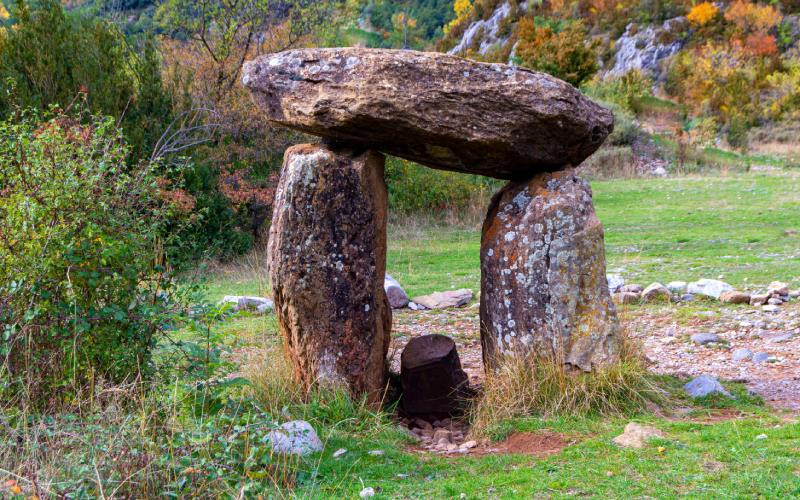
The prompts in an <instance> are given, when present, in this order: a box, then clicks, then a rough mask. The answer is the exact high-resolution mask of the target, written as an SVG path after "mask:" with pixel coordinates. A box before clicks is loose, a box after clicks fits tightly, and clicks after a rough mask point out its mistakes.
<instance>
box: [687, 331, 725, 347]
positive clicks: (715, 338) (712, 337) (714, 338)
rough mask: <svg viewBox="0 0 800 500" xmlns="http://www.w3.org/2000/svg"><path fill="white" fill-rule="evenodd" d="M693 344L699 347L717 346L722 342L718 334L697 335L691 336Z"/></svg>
mask: <svg viewBox="0 0 800 500" xmlns="http://www.w3.org/2000/svg"><path fill="white" fill-rule="evenodd" d="M691 339H692V342H694V343H695V344H699V345H706V344H715V343H719V342H722V339H721V338H719V335H717V334H716V333H695V334H694V335H692V336H691Z"/></svg>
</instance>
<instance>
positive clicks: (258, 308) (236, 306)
mask: <svg viewBox="0 0 800 500" xmlns="http://www.w3.org/2000/svg"><path fill="white" fill-rule="evenodd" d="M219 303H220V304H231V305H232V309H233V311H235V312H238V311H245V310H247V311H255V312H257V313H259V314H266V313H268V312H269V311H272V310H273V309H274V308H275V304H274V303H273V302H272V300H271V299H268V298H266V297H247V296H239V295H226V296H225V297H223V298H222V300H221V301H220V302H219Z"/></svg>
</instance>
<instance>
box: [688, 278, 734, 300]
mask: <svg viewBox="0 0 800 500" xmlns="http://www.w3.org/2000/svg"><path fill="white" fill-rule="evenodd" d="M686 291H687V292H689V293H691V294H693V295H705V296H706V297H712V298H715V299H718V298H719V296H720V295H722V292H730V291H733V287H732V286H731V285H729V284H727V283H725V282H724V281H720V280H712V279H701V280H698V281H693V282H692V283H689V284H688V285H687V287H686Z"/></svg>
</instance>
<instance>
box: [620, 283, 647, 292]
mask: <svg viewBox="0 0 800 500" xmlns="http://www.w3.org/2000/svg"><path fill="white" fill-rule="evenodd" d="M619 291H620V292H624V293H639V294H641V293H642V292H643V291H644V287H643V286H642V285H639V284H636V283H631V284H630V285H624V286H623V287H622V288H620V289H619Z"/></svg>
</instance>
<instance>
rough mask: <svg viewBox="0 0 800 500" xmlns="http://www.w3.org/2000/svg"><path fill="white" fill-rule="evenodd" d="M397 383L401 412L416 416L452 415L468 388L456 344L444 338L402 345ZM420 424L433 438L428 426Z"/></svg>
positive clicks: (422, 338) (415, 340) (420, 340)
mask: <svg viewBox="0 0 800 500" xmlns="http://www.w3.org/2000/svg"><path fill="white" fill-rule="evenodd" d="M400 381H401V383H402V386H403V400H402V405H403V409H404V410H405V411H406V412H407V413H409V414H416V415H419V414H425V415H430V414H437V415H438V414H448V415H449V414H453V413H455V412H456V411H457V409H458V408H459V405H460V404H461V402H462V400H463V398H464V396H465V394H466V393H465V392H464V391H466V390H467V389H468V387H467V383H468V381H467V374H466V373H464V370H462V369H461V361H460V360H459V358H458V351H457V350H456V344H455V342H454V341H453V339H451V338H450V337H445V336H444V335H423V336H421V337H416V338H414V339H412V340H411V341H410V342H409V343H408V344H407V345H406V347H405V349H403V352H402V354H401V355H400ZM417 420H418V421H419V420H421V419H417ZM422 422H424V423H425V425H426V426H427V427H428V428H430V429H431V435H432V436H434V435H435V434H434V432H433V428H432V426H431V425H430V424H429V423H428V422H427V421H424V420H423V421H422Z"/></svg>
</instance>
